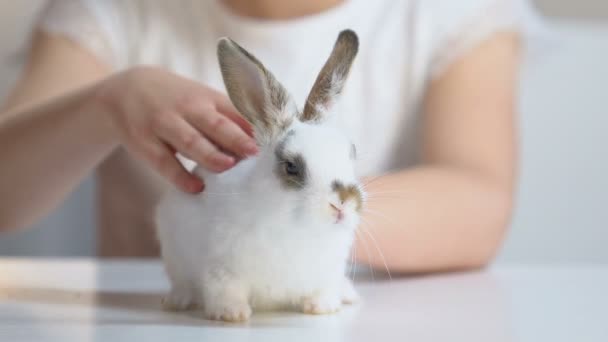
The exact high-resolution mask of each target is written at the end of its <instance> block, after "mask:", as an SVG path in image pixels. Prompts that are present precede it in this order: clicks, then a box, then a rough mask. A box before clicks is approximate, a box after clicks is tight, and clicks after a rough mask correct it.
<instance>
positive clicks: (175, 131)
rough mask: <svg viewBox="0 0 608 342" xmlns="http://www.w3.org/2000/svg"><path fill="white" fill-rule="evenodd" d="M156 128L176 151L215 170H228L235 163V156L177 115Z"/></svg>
mask: <svg viewBox="0 0 608 342" xmlns="http://www.w3.org/2000/svg"><path fill="white" fill-rule="evenodd" d="M166 117H169V119H167V120H164V121H165V122H163V123H161V124H159V125H157V126H156V128H155V133H156V134H158V136H159V137H160V138H161V139H162V140H163V141H165V142H167V143H168V144H169V145H171V147H173V148H174V149H175V150H176V151H178V152H179V153H181V154H183V155H184V156H186V157H187V158H189V159H191V160H193V161H195V162H196V163H198V164H199V165H202V166H203V167H205V168H206V169H208V170H211V171H214V172H222V171H226V170H228V169H229V168H231V167H232V166H234V165H235V163H236V161H235V159H234V157H232V156H229V155H228V154H226V153H223V152H221V151H220V150H218V148H217V147H215V146H214V145H213V144H212V143H211V142H209V140H207V139H205V137H204V136H202V135H201V133H200V132H199V131H197V130H196V129H195V128H194V127H192V126H191V125H190V124H189V123H188V122H187V121H186V120H184V119H183V118H181V117H178V116H176V115H172V116H168V115H167V116H166Z"/></svg>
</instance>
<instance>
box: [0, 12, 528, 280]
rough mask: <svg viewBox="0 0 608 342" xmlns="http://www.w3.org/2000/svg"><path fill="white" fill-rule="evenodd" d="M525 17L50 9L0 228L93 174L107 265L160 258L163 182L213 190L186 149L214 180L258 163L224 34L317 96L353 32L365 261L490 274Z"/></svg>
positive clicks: (32, 68)
mask: <svg viewBox="0 0 608 342" xmlns="http://www.w3.org/2000/svg"><path fill="white" fill-rule="evenodd" d="M527 14H530V12H529V7H528V6H526V4H525V3H524V2H523V1H513V0H459V1H441V0H407V1H392V0H379V1H365V0H350V1H349V0H314V1H313V0H291V1H279V0H209V1H197V0H182V1H150V0H129V1H123V0H106V1H96V0H56V1H51V2H49V4H48V5H47V7H46V9H45V11H44V12H43V13H42V15H41V17H40V20H39V22H38V25H37V30H36V31H35V35H34V37H33V40H32V44H31V51H30V54H29V60H28V63H27V67H26V69H25V72H24V74H23V76H22V78H21V80H20V82H19V83H18V84H17V86H16V87H15V89H14V91H13V93H12V95H11V96H10V97H9V99H8V101H7V102H6V103H5V104H4V106H3V108H2V110H1V113H0V160H2V168H0V189H2V192H1V193H0V229H3V230H9V229H19V228H22V227H25V226H27V225H29V224H31V223H32V222H35V221H36V220H39V219H40V218H41V217H43V216H44V215H45V214H47V213H48V212H50V211H51V210H53V208H55V207H56V206H57V205H58V204H59V203H60V202H61V201H62V200H63V199H64V198H65V196H66V195H67V194H69V193H70V191H71V190H72V189H74V187H75V186H76V185H77V184H78V183H79V182H80V181H81V180H82V179H83V178H84V177H86V176H87V174H89V173H90V172H93V171H94V170H97V172H98V173H97V174H98V210H99V223H98V232H99V234H98V237H99V239H98V241H99V254H100V255H102V256H154V255H157V254H158V250H157V243H156V241H155V238H154V231H153V227H152V219H151V218H152V217H153V215H152V210H153V208H154V205H155V204H156V201H157V199H158V197H159V196H160V194H161V193H162V192H163V189H164V188H165V186H166V184H170V183H172V184H173V185H174V186H177V187H179V188H180V189H182V190H183V191H186V192H192V193H196V192H200V191H204V180H203V179H198V178H196V177H195V176H194V175H191V174H190V173H189V172H187V169H186V168H185V166H184V164H183V163H180V161H179V160H178V159H177V158H176V152H178V153H180V154H181V155H184V156H186V157H188V159H191V160H193V161H195V162H197V163H199V164H201V165H203V166H204V167H206V168H208V169H209V170H212V171H214V172H222V171H224V170H227V169H229V168H231V167H233V166H234V165H235V164H236V163H238V160H239V159H241V158H246V157H247V156H250V155H254V154H255V153H256V152H257V147H256V145H255V143H254V141H253V139H252V138H251V136H250V135H251V128H250V126H249V124H248V123H247V122H246V121H245V120H244V119H243V118H242V117H241V116H240V115H239V113H238V112H237V111H236V110H235V109H234V107H233V106H232V104H231V103H230V101H229V100H228V98H227V97H226V95H225V93H224V87H223V84H222V80H221V76H220V74H219V68H218V65H217V59H216V57H215V46H216V43H217V40H218V39H219V38H220V37H222V36H229V37H230V38H232V39H233V40H235V41H237V42H239V44H241V45H243V46H244V47H246V48H247V49H248V50H249V51H252V52H253V53H254V54H255V55H256V56H258V57H259V58H260V60H263V61H264V63H265V64H266V66H268V67H269V69H271V70H272V71H273V73H274V74H275V75H277V77H279V78H280V79H281V82H282V83H283V84H284V85H285V86H286V88H287V89H288V90H289V91H290V92H291V93H292V94H293V95H294V98H296V99H303V98H305V96H306V94H307V93H308V91H309V90H310V88H311V86H312V83H313V82H314V78H315V77H316V74H317V72H318V70H319V69H320V67H321V66H322V64H323V63H324V61H325V58H326V57H327V55H328V54H329V51H330V50H331V48H332V46H333V42H334V40H335V37H336V35H337V33H338V32H339V31H341V30H342V29H345V28H350V29H352V30H354V31H355V32H357V34H358V35H359V38H360V42H361V43H360V44H361V45H360V54H359V56H358V57H357V60H356V61H355V64H354V66H353V69H352V71H351V76H350V78H349V81H348V85H347V87H346V89H345V91H344V93H343V95H342V99H341V101H342V103H341V106H342V107H341V111H342V112H344V113H347V115H348V130H349V131H350V133H351V134H352V135H353V136H354V137H356V139H357V142H358V145H359V146H360V147H359V149H360V151H359V155H360V156H361V157H360V158H359V165H358V167H359V171H360V173H361V176H363V177H367V178H366V182H367V189H368V192H369V193H370V201H369V203H368V204H367V208H368V211H367V212H368V214H366V215H364V221H365V222H366V223H365V225H367V224H369V226H367V227H366V229H368V230H369V231H370V232H371V233H372V234H373V236H374V237H375V241H363V240H362V241H358V242H357V244H358V245H360V246H358V247H356V248H355V251H356V258H357V260H358V262H363V263H369V264H371V265H372V266H381V267H384V262H386V264H387V266H388V268H389V269H391V270H392V271H402V272H429V271H440V270H452V269H464V268H477V267H482V266H484V265H486V264H487V263H488V262H489V261H490V260H491V259H492V257H493V256H494V255H495V253H496V251H497V249H498V248H499V246H500V242H501V240H502V238H503V235H504V233H505V230H506V227H507V225H508V223H509V217H510V213H511V208H512V199H513V188H514V180H515V173H514V170H515V167H516V138H515V136H516V132H515V92H516V75H517V70H518V65H519V56H520V50H521V46H522V37H523V36H524V35H525V33H526V27H527V19H526V16H527ZM300 105H302V104H300ZM167 181H168V182H167ZM370 243H373V244H377V247H378V248H375V247H373V248H368V246H367V245H368V244H370ZM381 254H383V255H381Z"/></svg>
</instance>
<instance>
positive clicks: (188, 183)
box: [142, 141, 205, 193]
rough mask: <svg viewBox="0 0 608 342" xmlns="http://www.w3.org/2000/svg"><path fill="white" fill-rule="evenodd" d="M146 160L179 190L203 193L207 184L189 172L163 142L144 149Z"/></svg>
mask: <svg viewBox="0 0 608 342" xmlns="http://www.w3.org/2000/svg"><path fill="white" fill-rule="evenodd" d="M142 153H143V156H144V158H145V159H146V160H147V161H148V162H150V164H152V166H153V167H154V168H155V169H156V170H157V171H158V172H159V173H160V174H161V175H162V176H163V177H165V178H166V179H167V180H169V181H170V182H171V183H173V184H175V185H176V186H177V187H178V188H179V189H181V190H182V191H184V192H189V193H199V192H201V191H203V189H204V187H205V184H204V182H203V181H202V180H201V179H200V178H198V177H197V176H195V175H193V174H191V173H190V172H188V171H187V170H186V169H185V168H184V167H183V165H182V164H181V163H180V162H179V160H177V157H176V156H175V154H174V153H172V152H171V150H170V149H169V148H168V147H167V146H166V145H165V144H164V143H163V142H161V141H155V142H153V143H149V144H147V145H146V146H145V147H143V148H142Z"/></svg>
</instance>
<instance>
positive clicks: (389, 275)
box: [361, 227, 393, 280]
mask: <svg viewBox="0 0 608 342" xmlns="http://www.w3.org/2000/svg"><path fill="white" fill-rule="evenodd" d="M361 230H362V231H363V232H364V233H366V234H367V235H368V236H369V237H370V238H371V239H372V242H373V243H374V245H375V246H376V250H377V251H378V255H380V258H381V260H382V263H383V264H384V268H385V269H386V273H387V274H388V278H389V279H390V280H393V276H392V275H391V271H390V270H389V268H388V265H387V263H386V258H385V257H384V253H382V251H381V250H380V247H379V245H378V241H376V238H375V237H374V235H373V234H372V233H371V232H370V231H369V230H368V229H367V228H365V227H361Z"/></svg>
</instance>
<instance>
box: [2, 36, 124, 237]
mask: <svg viewBox="0 0 608 342" xmlns="http://www.w3.org/2000/svg"><path fill="white" fill-rule="evenodd" d="M68 68H69V69H68ZM108 74H109V69H108V68H107V67H105V66H103V65H101V64H99V63H97V62H96V61H95V59H94V58H93V57H92V56H89V55H88V54H87V53H86V52H85V51H84V50H81V49H79V48H77V47H76V46H74V45H73V44H71V43H70V42H68V41H67V40H64V39H59V38H52V37H48V36H43V35H39V36H38V37H37V38H36V40H35V41H34V43H33V49H32V51H31V55H30V61H29V63H28V65H27V67H26V69H25V71H24V75H23V77H22V78H21V80H20V82H19V83H18V84H17V86H16V88H15V89H14V91H13V93H12V95H11V96H10V97H9V99H8V102H7V103H6V104H5V106H4V107H3V109H2V112H1V113H0V160H1V161H2V164H3V166H2V167H1V168H0V189H2V195H0V230H1V229H6V228H9V227H11V228H12V227H18V226H24V225H27V224H29V223H31V222H33V221H34V220H36V219H38V218H39V217H40V216H41V215H42V214H43V213H46V212H48V211H49V210H50V209H51V208H53V207H54V206H56V205H57V204H58V203H59V202H60V201H61V200H62V199H63V198H64V197H65V196H66V194H67V193H69V192H70V190H72V189H73V188H74V187H75V186H76V185H77V184H78V183H79V182H80V181H81V180H82V179H83V178H84V177H85V175H86V174H88V173H89V172H90V170H91V169H92V168H93V167H95V165H96V164H97V163H98V162H99V161H100V160H102V159H103V158H104V157H105V156H106V155H107V154H108V153H109V152H110V151H111V150H112V146H113V144H112V142H111V140H110V139H109V137H108V132H107V129H105V128H103V125H102V124H103V121H102V120H99V119H100V117H99V116H98V115H97V114H98V113H95V112H94V111H91V110H83V109H84V108H86V107H87V103H88V100H87V99H88V98H90V96H88V95H89V93H90V92H91V85H92V84H93V83H94V82H95V81H97V80H99V79H101V78H103V77H105V76H106V75H108ZM59 96H60V97H59Z"/></svg>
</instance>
